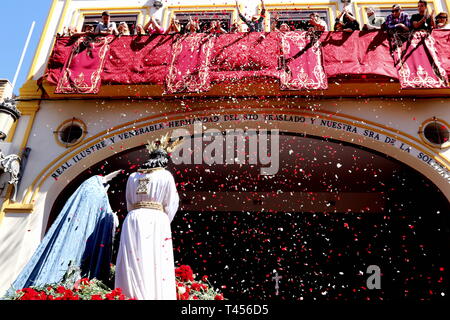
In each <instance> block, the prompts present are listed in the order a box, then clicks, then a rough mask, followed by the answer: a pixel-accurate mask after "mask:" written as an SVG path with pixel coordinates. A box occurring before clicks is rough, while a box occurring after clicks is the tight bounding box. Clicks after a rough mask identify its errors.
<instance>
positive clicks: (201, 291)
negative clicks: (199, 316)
mask: <svg viewBox="0 0 450 320" xmlns="http://www.w3.org/2000/svg"><path fill="white" fill-rule="evenodd" d="M175 276H176V281H177V282H176V283H177V299H178V300H224V297H223V295H222V294H220V293H219V292H218V291H217V290H215V289H214V288H213V287H212V286H211V284H210V283H209V281H208V276H203V277H202V278H201V279H202V280H200V281H195V275H194V272H193V271H192V268H191V267H190V266H187V265H182V266H180V267H178V268H176V269H175Z"/></svg>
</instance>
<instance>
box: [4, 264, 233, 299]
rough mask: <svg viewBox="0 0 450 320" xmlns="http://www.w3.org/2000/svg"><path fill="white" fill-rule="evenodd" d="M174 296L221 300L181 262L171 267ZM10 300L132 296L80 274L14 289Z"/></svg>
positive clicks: (203, 280) (203, 279) (121, 297)
mask: <svg viewBox="0 0 450 320" xmlns="http://www.w3.org/2000/svg"><path fill="white" fill-rule="evenodd" d="M175 276H176V288H177V299H178V300H224V297H223V295H222V294H221V293H219V292H218V290H215V289H214V288H213V287H212V286H211V284H210V283H209V281H208V277H207V276H203V277H202V278H201V280H199V281H195V274H194V272H193V270H192V268H191V267H190V266H187V265H182V266H180V267H178V268H176V269H175ZM10 298H11V299H12V300H135V299H130V298H128V297H126V296H125V295H124V294H123V293H122V289H120V288H116V289H114V290H111V289H109V288H108V287H107V286H105V285H104V284H103V283H102V282H101V281H99V280H97V279H93V280H89V279H88V278H82V279H80V280H78V281H76V282H75V284H74V285H73V286H72V287H71V288H67V287H66V286H63V285H61V284H54V285H45V286H43V287H33V288H25V289H22V290H17V291H16V294H15V295H14V296H13V297H10Z"/></svg>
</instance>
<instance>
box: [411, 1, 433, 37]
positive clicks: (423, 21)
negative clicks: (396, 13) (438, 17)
mask: <svg viewBox="0 0 450 320" xmlns="http://www.w3.org/2000/svg"><path fill="white" fill-rule="evenodd" d="M427 5H428V3H427V2H426V1H425V0H419V2H418V3H417V11H419V13H416V14H413V15H412V16H411V21H410V22H411V26H412V29H413V30H426V31H428V32H431V30H433V29H434V27H435V26H436V22H435V21H434V10H431V13H430V14H428V8H427Z"/></svg>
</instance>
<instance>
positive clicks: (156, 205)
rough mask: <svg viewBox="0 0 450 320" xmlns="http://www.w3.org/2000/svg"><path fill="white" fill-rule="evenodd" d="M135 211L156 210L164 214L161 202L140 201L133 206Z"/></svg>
mask: <svg viewBox="0 0 450 320" xmlns="http://www.w3.org/2000/svg"><path fill="white" fill-rule="evenodd" d="M133 209H134V210H136V209H154V210H159V211H163V212H164V206H163V205H162V203H160V202H154V201H140V202H137V203H135V204H134V205H133Z"/></svg>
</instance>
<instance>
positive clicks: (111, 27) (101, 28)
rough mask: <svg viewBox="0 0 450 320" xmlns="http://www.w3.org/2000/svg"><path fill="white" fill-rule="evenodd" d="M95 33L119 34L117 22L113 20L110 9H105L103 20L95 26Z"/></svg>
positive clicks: (104, 34) (103, 34)
mask: <svg viewBox="0 0 450 320" xmlns="http://www.w3.org/2000/svg"><path fill="white" fill-rule="evenodd" d="M95 34H98V35H102V36H107V35H110V34H119V32H118V31H117V26H116V23H115V22H111V16H110V14H109V12H108V11H103V13H102V22H99V23H98V25H97V27H96V28H95Z"/></svg>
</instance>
